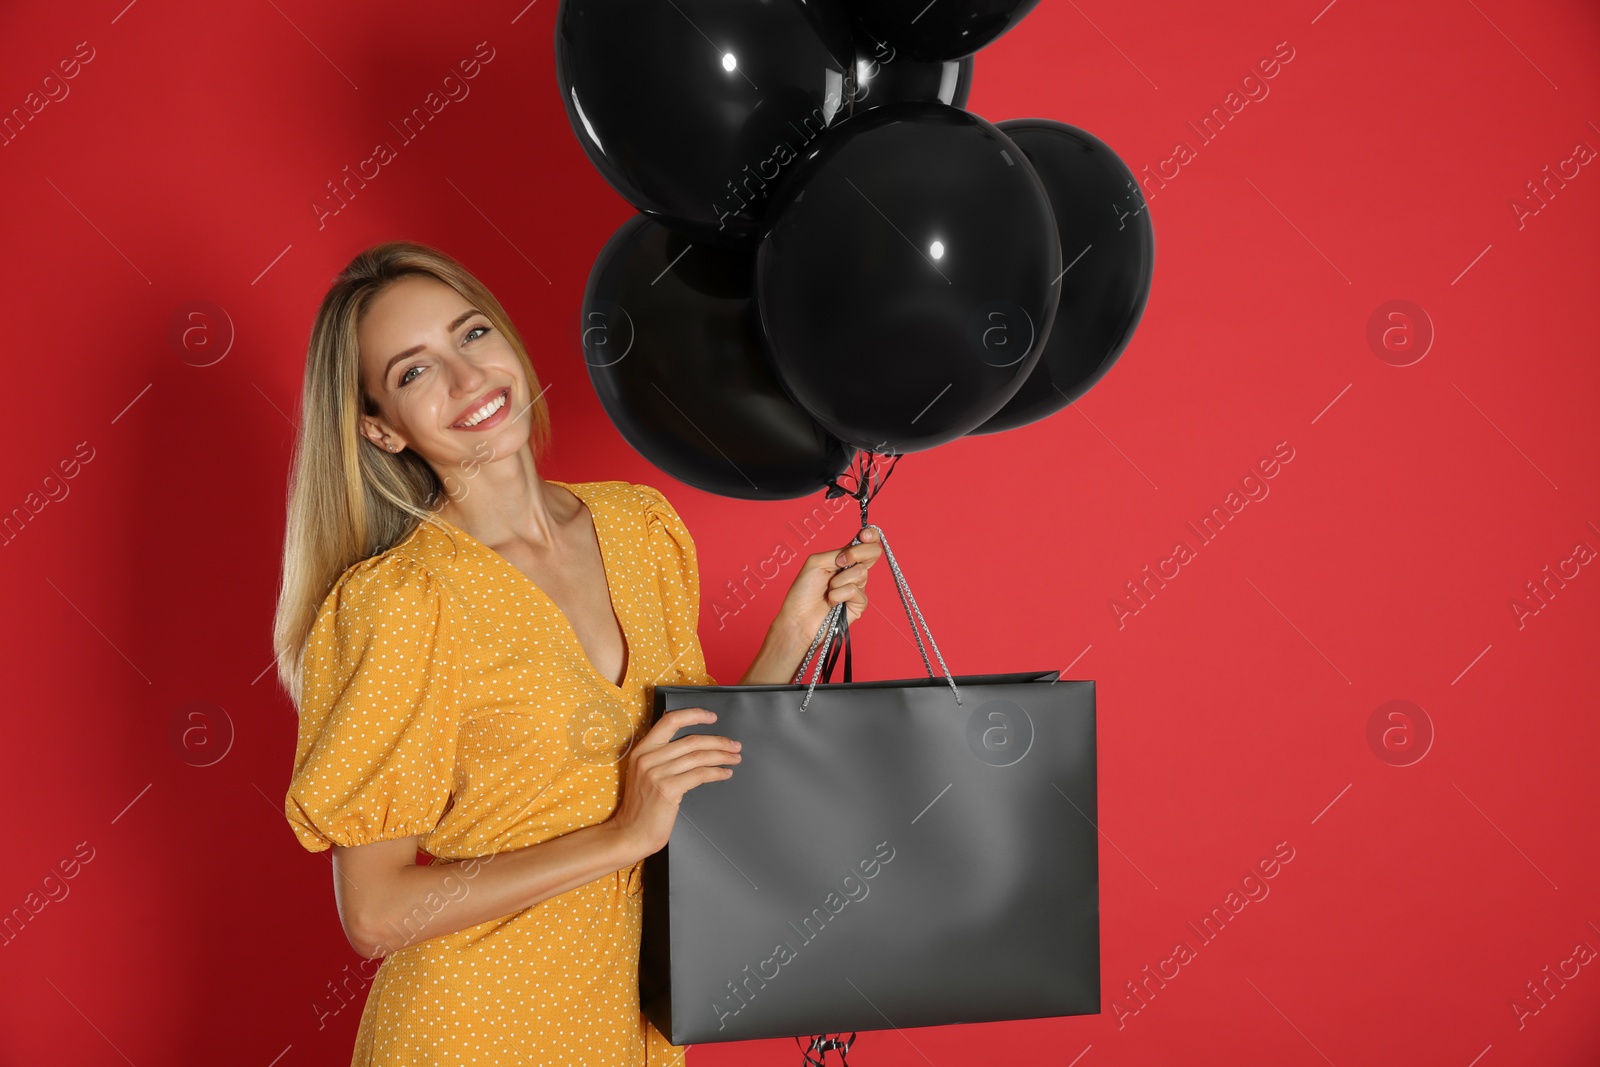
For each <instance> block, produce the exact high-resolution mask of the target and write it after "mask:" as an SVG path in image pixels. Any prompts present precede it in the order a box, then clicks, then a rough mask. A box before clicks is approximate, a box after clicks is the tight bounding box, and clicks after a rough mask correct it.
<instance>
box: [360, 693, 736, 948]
mask: <svg viewBox="0 0 1600 1067" xmlns="http://www.w3.org/2000/svg"><path fill="white" fill-rule="evenodd" d="M716 719H717V716H716V713H714V712H711V711H708V710H706V709H705V708H678V709H676V710H673V711H669V712H667V713H665V714H664V715H662V716H661V717H660V718H658V719H657V720H656V721H655V724H654V725H652V726H651V727H650V729H649V730H648V731H646V732H645V735H644V736H643V737H642V738H640V739H639V743H638V744H636V745H634V746H633V747H632V748H631V749H630V750H629V751H628V754H627V755H626V756H624V757H623V761H622V783H621V785H622V795H621V797H620V798H619V800H618V802H617V809H616V811H614V812H613V813H612V815H611V817H610V818H609V819H607V820H606V821H605V822H601V823H595V824H593V825H590V826H583V827H579V828H578V829H576V830H573V831H572V832H571V833H566V834H562V835H561V836H560V837H553V838H551V839H550V840H548V841H541V842H540V843H539V844H537V845H529V846H528V847H527V848H519V849H513V850H510V851H507V852H498V853H495V854H493V855H490V856H482V857H477V858H473V859H466V860H454V861H448V862H446V861H440V862H435V863H432V864H429V865H428V866H426V867H423V866H420V865H419V864H418V863H417V846H418V845H419V844H420V843H421V840H422V839H421V838H420V837H405V838H400V839H397V840H393V841H375V842H373V843H372V844H370V845H353V846H349V847H345V846H340V845H335V846H334V848H333V892H334V899H335V901H337V903H338V906H339V921H340V922H341V923H342V924H343V925H344V933H345V937H346V938H348V939H349V941H350V947H351V948H354V949H355V950H356V951H357V952H359V953H360V954H361V955H363V956H365V957H367V958H368V959H377V958H378V957H380V956H387V955H388V954H389V953H391V952H394V951H395V950H397V949H402V948H405V947H406V946H407V945H410V944H413V943H414V942H417V941H425V940H427V939H428V938H430V937H440V936H443V935H444V934H453V933H455V932H456V931H458V930H465V929H467V928H468V927H469V926H477V925H478V924H479V923H485V922H488V921H490V920H491V919H499V918H502V917H503V916H506V915H511V914H514V913H516V912H519V911H522V910H524V909H526V908H531V907H533V906H534V905H535V904H538V903H539V902H540V901H543V900H548V899H550V898H551V897H554V896H559V895H560V894H562V893H565V892H567V891H568V890H572V889H576V888H578V887H579V886H581V885H587V884H589V883H590V882H592V881H594V880H595V879H597V878H603V877H605V876H606V875H608V874H610V873H611V872H613V871H620V870H621V869H622V868H624V867H628V866H632V865H633V864H634V863H636V862H638V861H639V860H641V859H644V858H645V857H646V856H649V855H652V854H654V853H656V852H659V851H660V850H661V849H662V848H664V847H665V846H666V844H667V840H668V838H669V837H671V836H672V826H673V823H674V821H675V820H676V819H677V816H678V804H679V802H680V801H681V800H682V799H683V794H684V793H686V792H688V791H689V790H691V789H694V788H695V787H697V786H700V785H703V784H705V783H706V782H711V781H717V780H719V779H725V778H728V777H729V776H731V775H732V774H733V768H732V767H731V766H728V764H734V763H738V762H739V760H740V758H741V757H740V755H739V748H740V745H739V743H738V742H736V741H732V740H730V739H728V738H726V737H723V736H721V735H720V734H706V733H694V734H688V735H686V736H684V737H678V738H674V736H673V735H674V734H676V733H677V732H678V731H679V730H681V729H683V728H684V727H685V726H690V725H693V724H695V723H709V722H715V721H716Z"/></svg>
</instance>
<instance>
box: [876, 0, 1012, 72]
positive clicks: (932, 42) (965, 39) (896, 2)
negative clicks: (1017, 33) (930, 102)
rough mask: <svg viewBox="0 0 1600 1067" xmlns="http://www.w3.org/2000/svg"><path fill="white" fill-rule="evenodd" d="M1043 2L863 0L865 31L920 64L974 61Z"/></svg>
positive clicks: (1006, 0) (1008, 0) (1001, 0)
mask: <svg viewBox="0 0 1600 1067" xmlns="http://www.w3.org/2000/svg"><path fill="white" fill-rule="evenodd" d="M1038 3H1039V0H938V2H937V3H929V2H928V0H863V2H862V3H858V4H855V5H853V6H852V7H851V14H852V15H854V16H855V18H856V21H857V22H859V23H860V25H861V27H862V28H863V29H864V30H866V31H867V33H869V34H871V35H872V36H873V37H875V38H877V39H878V40H880V41H886V42H888V43H889V44H890V45H893V46H894V47H895V48H896V49H897V50H899V51H901V52H904V53H905V54H907V55H909V56H911V57H912V58H914V59H923V60H944V59H960V58H961V57H962V56H970V55H971V54H972V53H974V52H976V51H977V50H978V49H980V48H982V47H983V46H984V45H986V44H989V43H990V42H991V41H993V40H994V39H995V38H997V37H999V36H1000V35H1001V34H1003V33H1005V32H1006V31H1007V30H1009V29H1011V27H1013V26H1015V25H1016V24H1017V23H1019V22H1021V21H1022V19H1023V17H1024V16H1025V15H1027V13H1028V12H1030V11H1032V10H1033V9H1034V7H1035V5H1037V4H1038Z"/></svg>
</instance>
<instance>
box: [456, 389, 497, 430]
mask: <svg viewBox="0 0 1600 1067" xmlns="http://www.w3.org/2000/svg"><path fill="white" fill-rule="evenodd" d="M510 400H511V387H510V386H509V385H507V386H502V387H501V388H500V389H498V390H496V391H495V394H494V399H493V400H490V401H489V402H488V403H487V404H480V405H479V406H477V407H475V408H473V409H472V412H471V414H469V415H464V416H462V417H461V418H460V419H458V420H456V421H455V422H453V423H451V424H450V428H451V429H452V430H484V429H488V428H489V427H490V426H494V425H497V424H498V423H500V422H503V421H504V420H505V412H506V406H507V404H509V403H510Z"/></svg>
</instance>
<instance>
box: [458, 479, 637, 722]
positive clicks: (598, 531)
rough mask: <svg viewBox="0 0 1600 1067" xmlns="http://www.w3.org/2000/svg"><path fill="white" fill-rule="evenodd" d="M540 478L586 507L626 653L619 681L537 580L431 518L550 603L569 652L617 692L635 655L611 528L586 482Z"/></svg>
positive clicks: (468, 536) (629, 676) (626, 681)
mask: <svg viewBox="0 0 1600 1067" xmlns="http://www.w3.org/2000/svg"><path fill="white" fill-rule="evenodd" d="M544 481H545V482H546V483H547V484H549V485H559V486H561V488H563V489H565V490H566V491H567V492H569V493H571V494H572V495H573V496H575V497H577V498H578V500H579V501H580V502H581V503H582V504H583V506H584V507H586V508H588V509H589V521H590V522H591V523H592V524H593V525H594V535H595V540H596V542H598V543H599V546H600V566H601V569H602V570H603V571H604V572H605V580H606V599H607V600H608V601H610V603H611V613H612V614H613V615H615V616H616V618H617V624H618V625H619V626H621V627H622V643H623V645H624V646H626V647H625V648H624V650H623V655H625V656H626V657H627V666H626V667H625V668H624V669H623V672H622V683H621V684H620V685H619V684H617V683H616V682H613V681H612V680H611V679H610V678H607V677H606V676H605V675H604V674H602V673H600V668H598V667H596V666H595V665H594V661H593V660H591V659H590V658H589V654H588V653H587V652H585V651H584V650H583V642H581V641H579V640H578V631H577V629H576V628H575V627H574V626H573V625H572V620H571V619H569V618H567V613H566V612H564V611H562V610H561V605H559V604H557V603H556V602H555V600H554V599H552V598H551V596H550V594H549V593H546V592H545V591H544V590H543V589H542V588H540V586H539V583H538V582H535V581H534V580H533V579H532V578H530V577H528V575H527V574H525V573H524V572H523V570H522V568H521V567H518V566H517V565H516V564H515V563H512V562H511V561H510V560H509V559H507V558H506V557H505V556H503V555H501V554H500V553H499V552H497V551H495V550H494V549H493V548H491V547H490V546H488V545H486V544H484V543H483V542H482V541H480V540H478V539H477V538H476V537H473V536H472V535H471V534H470V533H468V532H467V531H466V530H464V529H462V528H461V527H460V526H457V525H456V524H455V523H453V522H451V521H450V520H449V519H447V518H444V517H443V516H440V515H435V516H434V518H435V519H436V520H437V521H439V522H442V523H444V524H445V525H446V526H449V527H450V528H451V529H452V530H455V531H457V532H458V533H460V534H461V536H462V537H463V538H464V539H465V540H466V542H467V544H468V545H475V546H477V547H478V548H480V549H482V550H483V551H484V552H487V553H488V554H489V555H490V556H492V557H494V559H495V561H496V563H497V564H498V565H499V566H501V567H504V568H505V569H506V570H508V571H510V572H511V574H512V575H513V580H514V581H521V582H523V583H525V584H526V585H527V587H528V588H529V589H531V590H533V592H534V594H535V595H536V596H537V597H538V598H539V599H541V600H543V601H544V602H545V603H546V604H548V605H550V610H552V611H553V612H555V614H556V617H557V618H558V619H560V621H561V628H562V630H563V632H564V633H565V634H566V636H567V639H568V641H570V642H571V645H572V650H573V652H574V653H576V654H577V657H578V659H580V660H582V661H583V665H584V666H585V667H587V668H588V669H589V673H590V674H592V675H594V677H595V679H596V680H597V681H598V682H600V684H601V685H603V686H605V687H606V688H607V689H608V690H611V691H613V692H618V693H620V692H623V691H625V690H626V689H627V688H628V686H629V684H630V683H631V682H632V681H633V676H634V666H635V660H637V659H638V656H637V655H636V654H635V653H636V651H637V648H636V643H635V641H634V639H633V633H632V631H631V630H630V629H629V627H628V614H627V613H626V612H624V611H622V610H621V608H620V607H619V606H618V604H617V601H616V597H615V596H613V595H612V589H613V584H612V581H611V575H612V566H611V561H612V558H613V553H614V546H613V545H612V544H611V531H610V528H609V523H607V524H602V523H601V521H600V514H599V512H598V511H596V510H595V508H594V505H593V503H592V502H591V500H590V498H589V496H588V495H587V493H585V492H584V491H583V489H587V488H588V486H589V483H587V482H577V483H574V482H563V481H560V480H559V479H556V478H546V479H544ZM580 487H582V488H580ZM595 499H596V500H598V499H599V497H596V498H595Z"/></svg>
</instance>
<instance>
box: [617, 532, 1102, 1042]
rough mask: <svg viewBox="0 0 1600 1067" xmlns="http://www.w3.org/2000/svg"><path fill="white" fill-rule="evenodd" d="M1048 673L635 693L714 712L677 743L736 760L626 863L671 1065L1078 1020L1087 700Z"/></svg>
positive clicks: (1086, 909) (1089, 780) (1091, 749)
mask: <svg viewBox="0 0 1600 1067" xmlns="http://www.w3.org/2000/svg"><path fill="white" fill-rule="evenodd" d="M879 536H880V537H881V536H882V531H881V530H879ZM885 549H886V550H887V543H885ZM889 561H890V564H891V570H892V571H893V572H894V575H895V580H896V588H897V590H898V591H899V592H900V594H901V600H902V603H903V604H905V606H906V610H907V616H908V618H912V616H913V615H915V618H912V628H913V631H914V632H916V630H917V622H918V621H919V620H920V616H921V613H920V611H917V610H916V602H915V600H914V599H913V598H911V596H910V591H909V589H908V588H906V587H905V583H904V578H903V576H902V575H901V574H900V572H899V567H898V566H897V565H896V564H895V563H894V560H893V557H892V555H891V556H889ZM841 612H842V608H836V609H835V612H834V614H833V615H832V616H830V619H829V621H828V622H826V623H824V626H823V631H824V632H819V634H818V640H817V641H814V642H813V644H812V655H815V653H816V652H817V647H818V642H821V643H822V645H823V653H824V655H823V656H822V658H821V659H819V660H818V663H819V669H818V677H822V676H824V675H825V672H828V670H829V668H830V667H831V661H832V659H833V657H834V655H836V654H837V651H838V645H835V644H834V643H833V642H834V640H835V638H836V637H838V638H839V639H840V640H841V641H843V642H846V644H845V647H846V676H847V678H848V676H849V655H848V644H847V642H848V630H847V629H844V628H843V627H841V626H839V625H838V624H839V622H841V621H842V619H841ZM925 625H926V624H924V627H925ZM917 639H918V646H919V648H922V649H923V660H924V663H925V664H926V663H927V652H926V647H925V646H923V645H922V637H921V633H920V632H918V633H917ZM928 643H929V644H932V634H931V633H930V634H929V635H928ZM830 646H831V647H830ZM934 653H935V655H936V656H937V655H938V648H937V646H936V645H935V646H934ZM812 655H808V656H807V661H806V663H803V664H802V665H801V668H800V674H801V675H802V676H803V675H804V673H805V671H806V666H807V664H809V663H810V661H811V659H812ZM939 663H940V665H941V666H942V665H943V663H944V660H943V657H942V656H939ZM1057 675H1058V672H1056V671H1039V672H1031V673H1014V674H991V675H963V676H959V677H954V678H952V677H950V676H949V672H948V670H946V671H945V676H944V677H934V676H933V672H932V667H931V665H929V677H927V678H913V679H906V680H899V681H869V682H852V681H846V682H843V683H836V684H818V682H817V679H816V678H813V680H812V682H811V684H810V686H806V685H800V684H790V685H751V686H736V685H719V686H660V687H657V688H656V690H655V713H656V715H657V716H659V715H660V714H661V713H663V712H665V711H670V710H672V709H675V708H681V707H705V708H709V709H710V710H712V711H714V712H716V714H717V721H716V722H714V723H706V724H696V725H693V726H689V727H686V728H684V730H682V731H680V732H679V734H678V736H680V737H681V736H684V735H686V734H688V733H718V734H723V735H726V736H728V737H731V738H734V739H736V740H738V741H740V742H742V743H743V750H742V755H743V757H744V758H743V760H742V762H740V763H739V764H737V765H736V768H735V770H734V774H733V776H732V777H731V778H728V779H725V780H720V781H715V782H708V783H705V784H703V785H701V786H699V787H697V788H695V789H691V790H690V791H689V792H688V793H687V794H685V795H684V798H683V801H682V803H681V804H680V807H679V812H678V815H679V817H678V820H677V823H676V824H675V826H674V828H673V831H672V837H671V839H670V841H669V843H668V844H667V846H666V847H665V848H663V849H662V850H661V851H659V852H657V853H655V854H653V855H651V856H650V857H648V858H647V859H646V860H645V867H644V886H643V894H644V929H643V940H642V944H641V951H640V999H641V1005H642V1008H643V1010H644V1012H645V1013H646V1015H647V1016H648V1017H649V1018H650V1020H651V1022H653V1023H654V1024H655V1026H656V1028H657V1029H658V1030H660V1031H661V1032H662V1033H663V1034H664V1035H666V1036H667V1038H668V1040H670V1041H671V1042H672V1043H673V1044H677V1045H683V1044H688V1043H710V1042H718V1041H734V1040H746V1039H752V1038H770V1037H791V1036H793V1037H798V1036H801V1035H812V1034H823V1033H828V1032H847V1031H860V1030H879V1029H889V1028H899V1029H905V1028H907V1027H916V1026H934V1025H943V1024H954V1023H973V1022H991V1021H999V1020H1007V1019H1033V1018H1040V1017H1045V1016H1062V1015H1082V1014H1093V1013H1097V1012H1099V1011H1100V908H1099V862H1098V852H1097V841H1096V838H1097V833H1098V832H1097V829H1096V824H1097V820H1098V813H1097V804H1096V787H1095V781H1096V779H1095V769H1096V760H1095V690H1094V683H1093V682H1091V681H1061V680H1057Z"/></svg>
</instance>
